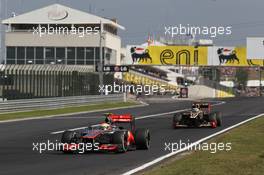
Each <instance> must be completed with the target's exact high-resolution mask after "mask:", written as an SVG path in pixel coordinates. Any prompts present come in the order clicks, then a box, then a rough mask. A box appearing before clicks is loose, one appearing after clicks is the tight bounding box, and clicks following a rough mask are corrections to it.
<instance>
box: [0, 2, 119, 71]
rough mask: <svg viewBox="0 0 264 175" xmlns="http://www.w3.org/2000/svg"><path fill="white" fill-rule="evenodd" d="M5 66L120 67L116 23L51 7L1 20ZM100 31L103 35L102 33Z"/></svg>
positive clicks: (57, 6)
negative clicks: (4, 47) (98, 65)
mask: <svg viewBox="0 0 264 175" xmlns="http://www.w3.org/2000/svg"><path fill="white" fill-rule="evenodd" d="M2 23H3V24H4V25H7V26H8V29H7V31H6V35H5V45H6V60H5V63H6V64H66V65H92V66H95V65H97V64H98V63H99V61H100V46H101V47H102V48H103V49H102V57H103V62H104V64H108V65H109V64H115V65H119V64H120V55H121V53H120V50H121V38H120V37H119V36H118V35H117V31H118V29H122V30H124V27H123V26H121V25H119V24H117V22H116V20H109V19H106V18H101V17H98V16H95V15H92V14H89V13H86V12H82V11H79V10H75V9H72V8H69V7H66V6H63V5H59V4H54V5H50V6H47V7H44V8H41V9H37V10H34V11H31V12H28V13H25V14H21V15H18V16H14V17H12V18H9V19H6V20H3V21H2ZM101 28H102V31H101Z"/></svg>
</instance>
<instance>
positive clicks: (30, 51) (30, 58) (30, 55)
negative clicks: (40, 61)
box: [26, 47, 35, 64]
mask: <svg viewBox="0 0 264 175" xmlns="http://www.w3.org/2000/svg"><path fill="white" fill-rule="evenodd" d="M34 51H35V49H34V47H27V48H26V64H34V55H35V53H34Z"/></svg>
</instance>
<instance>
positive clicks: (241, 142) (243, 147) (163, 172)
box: [143, 117, 264, 175]
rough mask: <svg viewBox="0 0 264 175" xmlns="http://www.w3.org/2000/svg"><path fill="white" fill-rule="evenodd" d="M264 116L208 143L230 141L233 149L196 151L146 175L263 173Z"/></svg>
mask: <svg viewBox="0 0 264 175" xmlns="http://www.w3.org/2000/svg"><path fill="white" fill-rule="evenodd" d="M263 126H264V117H261V118H259V119H256V120H254V121H251V122H250V123H248V124H246V125H243V126H241V127H239V128H236V129H234V130H232V131H229V132H228V133H225V134H223V135H220V136H218V137H216V138H214V139H211V140H209V141H208V143H212V142H216V143H219V142H224V143H227V142H231V143H232V150H230V151H218V152H217V153H215V154H212V153H210V152H209V151H196V152H193V153H191V154H189V155H186V156H182V158H173V159H171V160H168V161H167V162H165V163H164V164H161V165H157V166H156V167H154V168H153V169H150V170H149V171H147V172H143V174H146V175H200V174H201V175H223V174H224V175H262V174H264V127H263Z"/></svg>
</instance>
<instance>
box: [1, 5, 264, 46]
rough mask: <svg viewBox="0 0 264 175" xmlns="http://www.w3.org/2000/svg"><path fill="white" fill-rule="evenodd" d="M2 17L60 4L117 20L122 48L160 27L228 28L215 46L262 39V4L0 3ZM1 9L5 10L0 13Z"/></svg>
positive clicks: (158, 31) (159, 31)
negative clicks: (247, 39)
mask: <svg viewBox="0 0 264 175" xmlns="http://www.w3.org/2000/svg"><path fill="white" fill-rule="evenodd" d="M0 1H2V2H4V1H6V2H7V4H6V6H5V7H4V6H2V7H1V9H2V11H1V12H2V14H3V15H4V16H5V18H7V17H10V16H11V13H12V12H16V13H17V14H22V13H24V12H28V11H31V10H34V9H37V8H41V7H44V6H47V5H50V4H54V3H60V4H63V5H66V6H69V7H72V8H76V9H80V10H82V11H86V12H91V13H93V14H96V15H99V16H103V17H108V18H117V19H118V22H119V23H120V24H121V25H123V26H125V27H126V30H125V31H122V32H120V35H121V37H122V42H123V45H124V44H141V43H143V42H145V41H146V40H147V37H148V33H151V34H153V35H154V36H155V37H157V36H160V35H163V34H164V32H165V30H164V26H168V25H170V26H175V25H179V24H190V25H196V26H226V25H231V26H232V35H231V36H226V37H223V36H221V37H218V38H217V39H215V40H214V42H215V44H217V45H245V44H246V37H247V36H264V18H263V16H264V12H263V7H264V1H263V0H0ZM3 9H7V10H6V11H3Z"/></svg>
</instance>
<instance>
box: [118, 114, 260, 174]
mask: <svg viewBox="0 0 264 175" xmlns="http://www.w3.org/2000/svg"><path fill="white" fill-rule="evenodd" d="M263 115H264V113H262V114H259V115H257V116H254V117H252V118H249V119H247V120H244V121H242V122H240V123H238V124H235V125H233V126H230V127H228V128H225V129H223V130H221V131H219V132H216V133H214V134H212V135H209V136H207V137H204V138H202V139H200V140H198V141H196V142H194V143H192V144H191V145H189V146H187V147H184V148H183V149H180V150H178V151H175V152H171V153H169V154H166V155H164V156H161V157H159V158H157V159H154V160H152V161H150V162H148V163H145V164H143V165H141V166H139V167H137V168H135V169H132V170H130V171H127V172H125V173H123V174H122V175H131V174H134V173H137V172H139V171H141V170H144V169H145V168H148V167H150V166H152V165H154V164H156V163H158V162H160V161H162V160H165V159H167V158H169V157H172V156H174V155H176V154H179V153H181V152H184V151H187V150H190V149H191V148H192V147H193V146H196V145H198V144H200V143H202V142H204V141H206V140H208V139H211V138H213V137H215V136H217V135H219V134H222V133H225V132H227V131H229V130H231V129H233V128H236V127H238V126H240V125H242V124H244V123H247V122H249V121H251V120H254V119H256V118H259V117H261V116H263Z"/></svg>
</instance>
